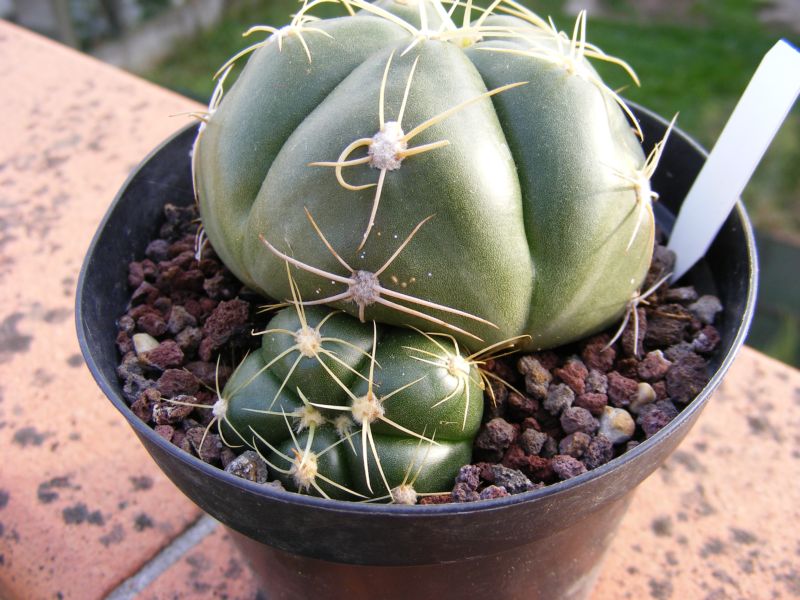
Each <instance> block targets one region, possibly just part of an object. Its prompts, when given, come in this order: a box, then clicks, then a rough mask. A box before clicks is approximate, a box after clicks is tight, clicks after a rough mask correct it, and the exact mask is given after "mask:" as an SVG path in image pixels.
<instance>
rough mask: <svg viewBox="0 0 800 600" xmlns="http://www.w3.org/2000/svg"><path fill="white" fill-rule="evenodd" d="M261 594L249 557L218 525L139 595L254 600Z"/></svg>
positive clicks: (152, 598)
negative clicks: (248, 564) (245, 555)
mask: <svg viewBox="0 0 800 600" xmlns="http://www.w3.org/2000/svg"><path fill="white" fill-rule="evenodd" d="M258 595H259V589H258V583H257V582H256V580H255V577H254V576H253V574H252V573H251V571H250V568H249V567H248V566H247V562H246V560H245V558H244V557H243V556H242V555H241V554H240V552H239V550H238V549H236V547H235V546H233V543H232V542H231V538H230V535H229V534H228V533H227V532H226V531H225V529H224V528H223V527H222V526H221V525H218V526H217V528H216V529H215V530H214V532H213V533H212V534H211V535H209V536H208V537H206V538H205V539H204V540H203V541H201V542H200V543H199V544H197V545H196V546H195V547H194V548H192V549H191V550H190V551H189V552H187V553H186V554H185V555H184V557H183V559H181V560H180V561H178V562H177V563H175V564H174V565H173V566H172V567H171V568H170V569H168V570H166V571H165V572H164V573H163V574H162V575H161V576H160V577H159V578H158V579H157V580H155V581H154V582H153V583H152V584H151V585H149V586H148V587H146V588H145V589H144V590H143V591H142V592H141V594H140V595H139V597H140V598H141V599H142V600H161V599H163V598H185V599H188V598H227V600H253V599H254V598H257V597H259V596H258Z"/></svg>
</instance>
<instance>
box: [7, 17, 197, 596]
mask: <svg viewBox="0 0 800 600" xmlns="http://www.w3.org/2000/svg"><path fill="white" fill-rule="evenodd" d="M0 73H2V80H1V81H2V85H0V105H2V107H3V116H2V143H0V298H1V299H2V301H0V457H2V461H1V462H2V465H1V466H0V598H12V599H14V598H55V597H65V598H86V599H89V598H101V597H103V596H104V595H105V594H106V593H107V592H108V591H110V590H111V589H113V588H114V587H116V586H117V585H118V584H119V583H120V582H121V581H122V580H123V579H124V578H126V577H127V576H129V575H130V574H132V573H134V572H135V571H137V570H138V569H139V568H140V567H141V566H142V565H143V564H144V563H145V562H146V561H148V560H149V559H150V558H151V557H152V556H153V554H154V553H155V552H156V551H157V550H158V549H159V548H160V547H162V546H164V545H165V544H167V543H168V542H169V541H170V540H171V539H172V538H173V537H174V536H175V535H176V534H178V533H179V532H181V531H182V530H183V529H184V528H185V527H186V526H187V525H188V524H189V523H190V522H191V521H194V520H195V519H196V518H197V517H198V515H199V511H198V509H196V508H195V507H194V506H193V505H192V504H190V503H189V502H188V501H187V500H185V499H184V498H183V496H181V495H180V494H179V493H178V492H176V491H175V488H174V487H173V486H172V484H171V483H170V482H169V481H168V480H167V479H166V477H164V476H163V475H162V474H161V473H160V471H159V470H158V469H157V468H156V467H155V465H154V463H153V462H152V461H151V460H150V458H149V457H148V456H147V454H146V453H145V452H144V450H143V449H142V447H141V445H140V444H139V442H138V441H137V440H136V439H135V438H134V437H133V436H132V435H131V432H130V429H129V428H128V426H127V425H126V424H125V422H124V421H123V419H122V418H121V417H120V415H119V414H118V413H117V412H116V411H115V410H114V409H113V408H112V407H111V405H110V404H109V403H108V402H107V401H105V400H104V397H103V395H102V393H101V392H100V390H99V389H98V388H97V386H96V384H95V383H94V380H93V379H92V378H91V376H90V375H89V372H88V370H87V369H86V367H85V366H84V364H83V360H82V359H81V355H80V351H79V349H78V342H77V339H76V336H75V325H74V318H73V311H74V308H73V307H74V291H75V283H76V280H77V277H78V271H79V269H80V265H81V262H82V259H83V255H84V254H85V252H86V248H87V247H88V244H89V241H90V239H91V236H92V234H93V232H94V230H95V228H96V227H97V224H98V222H99V221H100V219H101V218H102V216H103V214H104V213H105V211H106V209H107V207H108V205H109V203H110V201H111V199H112V198H113V197H114V194H115V192H116V190H117V188H119V186H120V185H121V184H122V182H123V181H124V180H125V177H126V176H127V174H128V172H129V171H130V169H131V168H132V167H133V166H134V165H135V164H136V163H137V162H138V161H139V160H140V158H141V157H142V156H144V154H146V153H147V152H148V150H149V149H150V148H152V147H153V146H154V145H155V144H157V143H158V142H159V141H160V140H161V139H163V138H164V137H166V136H167V135H169V133H170V132H172V131H174V130H175V129H177V128H178V127H179V126H181V125H182V124H183V120H179V119H174V118H170V117H169V115H170V114H174V113H176V112H180V111H184V110H187V109H191V108H193V107H194V104H192V103H191V102H189V101H188V100H186V99H185V98H182V97H180V96H177V95H174V94H171V93H169V92H166V91H164V90H160V89H158V88H156V87H153V86H150V85H148V84H146V83H143V82H141V81H139V80H137V79H135V78H133V77H131V76H129V75H127V74H124V73H122V72H120V71H117V70H116V69H113V68H111V67H108V66H105V65H103V64H101V63H99V62H96V61H94V60H91V59H89V58H87V57H85V56H84V55H81V54H78V53H76V52H73V51H70V50H67V49H66V48H64V47H61V46H57V45H56V44H53V43H52V42H50V41H47V40H45V39H43V38H40V37H38V36H35V35H32V34H30V33H27V32H25V31H23V30H21V29H17V28H16V27H14V26H12V25H9V24H7V23H4V22H0Z"/></svg>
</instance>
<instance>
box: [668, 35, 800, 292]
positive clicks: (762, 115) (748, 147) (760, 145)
mask: <svg viewBox="0 0 800 600" xmlns="http://www.w3.org/2000/svg"><path fill="white" fill-rule="evenodd" d="M798 93H800V52H798V50H797V49H796V48H794V47H793V46H792V45H791V44H789V43H788V42H786V41H784V40H781V41H779V42H778V43H777V44H775V46H773V47H772V49H771V50H770V51H769V52H767V54H766V56H764V59H763V60H762V61H761V64H760V65H759V66H758V69H757V70H756V72H755V75H753V78H752V79H751V80H750V83H749V84H748V85H747V88H746V89H745V91H744V94H742V97H741V99H740V100H739V103H738V104H737V105H736V108H735V109H734V111H733V114H731V117H730V119H729V120H728V122H727V124H726V125H725V128H724V129H723V130H722V133H721V134H720V136H719V139H718V140H717V143H716V145H715V146H714V149H713V150H712V151H711V153H710V154H709V156H708V160H706V163H705V165H704V166H703V169H702V170H701V171H700V174H699V175H698V176H697V179H696V180H695V182H694V184H693V185H692V188H691V190H689V193H688V194H687V196H686V199H685V200H684V202H683V205H682V206H681V209H680V212H679V214H678V218H677V220H676V221H675V227H674V228H673V230H672V235H671V236H670V239H669V244H668V247H669V249H670V250H672V251H673V252H675V254H676V255H677V262H676V264H675V270H674V272H673V274H672V280H673V281H675V280H677V279H679V278H680V277H681V276H682V275H683V274H684V273H685V272H686V271H688V270H689V269H690V268H691V267H692V266H693V265H694V264H695V263H696V262H697V261H698V260H700V258H702V257H703V256H704V255H705V253H706V251H707V250H708V247H709V246H710V245H711V242H712V241H713V240H714V237H715V236H716V235H717V232H718V231H719V229H720V228H721V227H722V224H723V223H724V222H725V219H726V218H727V217H728V214H729V213H730V212H731V210H732V209H733V206H734V205H735V204H736V200H737V199H738V198H739V196H740V195H741V193H742V190H744V188H745V186H746V185H747V182H748V181H749V180H750V177H751V176H752V175H753V171H755V169H756V167H757V166H758V163H759V162H760V161H761V158H762V156H764V153H765V152H766V151H767V148H768V147H769V144H770V142H772V139H773V138H774V137H775V134H776V133H777V132H778V129H779V128H780V126H781V124H782V123H783V121H784V119H786V115H787V114H788V113H789V110H790V109H791V108H792V106H793V105H794V103H795V100H796V99H797V96H798Z"/></svg>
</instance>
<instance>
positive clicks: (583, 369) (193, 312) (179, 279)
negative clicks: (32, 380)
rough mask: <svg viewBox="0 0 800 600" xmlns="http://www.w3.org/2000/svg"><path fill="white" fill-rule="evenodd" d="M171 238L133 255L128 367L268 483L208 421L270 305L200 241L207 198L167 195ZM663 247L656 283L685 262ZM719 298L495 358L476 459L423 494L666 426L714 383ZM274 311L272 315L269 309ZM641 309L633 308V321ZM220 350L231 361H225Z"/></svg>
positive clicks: (648, 308) (652, 310)
mask: <svg viewBox="0 0 800 600" xmlns="http://www.w3.org/2000/svg"><path fill="white" fill-rule="evenodd" d="M164 213H165V221H164V224H163V226H162V227H161V230H160V234H159V237H158V239H155V240H153V241H152V242H150V243H149V244H148V246H147V250H146V252H145V257H144V258H143V259H142V260H140V261H135V262H132V263H131V264H130V267H129V273H128V284H129V286H130V289H131V298H130V304H129V309H128V311H127V312H126V314H125V315H121V316H120V317H119V319H118V322H117V326H118V335H117V347H118V349H119V352H120V357H121V358H120V364H119V367H118V374H119V377H120V379H121V381H122V383H123V393H124V396H125V398H126V400H127V401H128V403H129V404H130V406H131V409H132V410H133V411H134V413H135V414H136V415H137V416H138V417H139V418H141V419H142V420H143V421H146V422H147V423H149V424H150V425H151V426H153V427H154V429H155V431H156V432H157V433H158V434H159V435H161V436H162V437H163V438H164V439H167V440H169V441H170V442H171V443H173V444H175V445H176V446H178V447H180V448H182V449H184V450H185V451H187V452H190V453H192V454H194V455H195V456H199V457H200V458H201V459H202V460H204V461H206V462H208V463H210V464H214V465H217V466H219V467H222V468H226V469H227V470H228V471H229V472H231V473H234V474H236V475H238V476H240V477H244V478H245V479H249V480H250V481H257V482H261V483H265V482H267V477H268V475H267V468H266V465H264V464H263V461H262V460H261V459H260V458H259V457H258V456H257V455H256V454H255V453H253V452H244V453H242V454H241V455H239V456H237V455H236V454H235V453H234V451H233V450H231V449H230V448H227V447H226V446H225V445H224V444H223V443H222V441H221V440H220V439H219V436H218V435H216V434H215V433H213V432H212V431H210V430H208V428H207V425H208V423H209V422H210V420H211V411H210V410H208V407H211V406H212V405H213V403H214V402H215V400H216V394H215V392H214V390H215V389H217V386H219V388H220V389H221V388H222V386H224V384H225V381H226V379H227V377H228V376H229V375H230V373H231V370H232V367H233V366H234V365H235V363H236V361H237V360H240V359H241V358H242V357H243V356H244V355H245V353H246V352H247V351H249V350H251V349H254V348H256V347H257V345H258V338H257V337H254V336H251V335H250V332H251V331H252V330H258V329H261V327H260V326H261V325H263V322H256V321H257V319H259V318H261V317H258V316H257V310H256V309H257V307H258V306H259V305H261V304H264V303H265V300H264V299H263V298H260V297H258V296H255V295H254V294H252V293H251V292H250V291H249V290H247V288H244V287H242V286H241V284H239V283H238V282H237V280H236V279H235V278H234V277H233V275H232V274H231V273H230V272H229V271H228V270H227V269H226V268H225V267H224V266H223V265H222V263H221V262H220V260H219V259H218V258H217V257H216V255H215V254H214V252H213V250H212V249H211V248H210V247H208V246H207V245H206V246H205V247H204V248H203V252H202V254H198V253H196V252H195V238H196V229H197V219H196V214H195V209H194V208H193V207H189V208H181V207H176V206H173V205H167V206H166V207H165V209H164ZM673 263H674V257H673V256H672V255H671V254H670V253H669V251H667V250H666V248H664V247H662V246H659V245H657V246H656V249H655V251H654V258H653V262H652V264H651V267H650V271H649V273H648V276H647V279H646V281H645V284H644V288H645V289H646V288H648V287H649V286H651V285H652V284H653V283H654V282H656V281H658V280H659V279H660V278H661V277H663V276H664V275H665V274H666V273H668V272H669V270H670V269H671V268H672V264H673ZM721 310H722V306H721V304H720V302H719V300H718V299H717V298H716V297H714V296H711V295H702V296H701V295H700V294H698V292H697V291H696V290H695V289H694V288H693V287H687V286H684V287H677V288H668V287H666V285H665V286H662V288H660V289H658V290H656V291H655V292H654V293H653V294H652V295H651V296H649V297H648V298H647V302H646V304H645V303H644V302H643V303H641V304H640V305H639V306H638V307H637V311H638V316H639V319H638V334H639V335H638V337H637V339H636V340H634V339H633V336H634V331H633V329H634V328H633V327H632V326H629V327H628V328H627V329H626V330H625V331H624V332H623V334H622V335H621V336H619V339H617V340H616V341H615V342H614V343H613V344H609V342H610V340H611V339H612V337H613V336H614V333H615V331H614V330H613V328H612V330H609V331H607V332H603V333H600V334H597V335H594V336H592V337H590V338H588V339H585V340H582V341H580V342H577V343H574V344H570V345H568V346H565V347H563V348H557V349H554V350H548V351H544V352H535V353H530V354H525V355H517V356H508V357H503V358H500V359H495V360H490V361H487V363H486V365H485V368H486V369H487V370H489V371H491V372H493V374H494V375H496V376H497V377H498V378H499V380H502V381H503V382H505V384H507V385H503V384H500V383H499V382H498V381H494V382H493V384H492V390H491V391H492V392H493V393H492V394H489V393H487V394H485V396H486V410H485V414H484V423H483V425H482V426H481V429H480V431H479V432H478V434H477V436H476V438H475V442H474V448H473V450H474V451H473V460H474V461H475V462H474V464H471V465H465V466H463V467H462V468H461V471H460V472H459V474H458V476H457V477H456V479H455V482H454V487H453V490H452V492H451V493H449V494H440V495H436V496H427V497H424V498H423V499H422V500H421V501H420V502H421V503H423V504H440V503H446V502H474V501H480V500H486V499H491V498H500V497H504V496H507V495H510V494H517V493H521V492H525V491H529V490H534V489H537V488H539V487H542V486H543V485H547V484H550V483H555V482H557V481H560V480H565V479H569V478H571V477H575V476H578V475H581V474H583V473H585V472H586V471H588V470H591V469H596V468H598V467H600V466H602V465H604V464H606V463H607V462H608V461H610V460H612V459H613V458H614V457H615V456H619V455H620V454H622V453H623V452H625V451H626V450H628V449H630V448H632V447H634V446H636V445H637V444H639V443H641V442H642V441H644V440H645V439H647V438H649V437H651V436H653V435H655V434H656V433H657V432H658V431H660V430H661V429H662V428H663V427H665V426H666V425H667V424H668V423H669V422H670V421H671V420H672V419H674V418H675V417H676V416H677V415H678V413H679V411H680V409H681V408H682V407H683V406H685V405H686V404H687V403H689V402H691V400H692V399H693V398H694V397H695V396H696V395H697V394H698V393H699V392H700V391H701V390H702V389H703V387H704V386H705V385H706V383H707V382H708V379H709V368H708V362H707V359H708V358H709V356H710V355H712V353H713V352H714V350H715V349H716V347H717V345H718V344H719V342H720V336H719V333H718V331H717V330H716V329H715V327H714V325H713V323H714V319H715V317H716V316H717V315H718V314H719V312H720V311H721ZM261 320H262V321H263V318H261ZM632 321H633V319H631V322H632ZM218 359H219V364H218Z"/></svg>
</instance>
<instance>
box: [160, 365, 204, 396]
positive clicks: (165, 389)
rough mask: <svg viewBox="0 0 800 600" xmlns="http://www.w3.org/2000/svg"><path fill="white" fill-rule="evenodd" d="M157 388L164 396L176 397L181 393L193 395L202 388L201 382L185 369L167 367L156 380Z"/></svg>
mask: <svg viewBox="0 0 800 600" xmlns="http://www.w3.org/2000/svg"><path fill="white" fill-rule="evenodd" d="M156 389H157V390H158V391H159V392H160V393H161V395H162V396H163V397H164V398H174V397H175V396H178V395H180V394H185V395H188V396H193V395H194V394H196V393H197V391H198V390H199V389H200V382H199V381H197V377H195V376H194V375H192V374H191V373H190V372H189V371H186V370H184V369H167V370H166V371H164V373H162V375H161V377H159V378H158V381H156Z"/></svg>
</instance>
